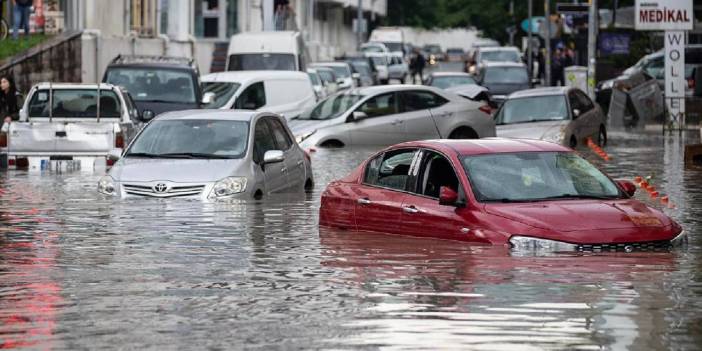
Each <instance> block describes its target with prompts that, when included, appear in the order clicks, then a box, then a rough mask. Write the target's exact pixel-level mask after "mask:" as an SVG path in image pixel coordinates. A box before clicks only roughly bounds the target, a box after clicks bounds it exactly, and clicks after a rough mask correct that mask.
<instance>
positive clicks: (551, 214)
mask: <svg viewBox="0 0 702 351" xmlns="http://www.w3.org/2000/svg"><path fill="white" fill-rule="evenodd" d="M485 211H486V212H488V213H491V214H493V215H496V216H500V217H504V218H507V219H510V220H513V221H517V222H521V223H523V224H526V225H529V226H531V227H535V228H541V229H550V230H553V231H557V232H574V231H593V230H602V229H637V228H638V229H641V228H647V227H648V228H651V227H654V228H655V227H659V228H662V227H666V226H669V225H671V224H672V221H671V220H670V218H668V217H667V216H666V215H664V214H662V213H661V212H659V211H657V210H654V209H652V208H650V207H648V206H646V205H645V204H643V203H641V202H639V201H636V200H631V199H624V200H609V201H607V200H567V201H542V202H536V203H524V204H489V205H485ZM517 234H518V233H517Z"/></svg>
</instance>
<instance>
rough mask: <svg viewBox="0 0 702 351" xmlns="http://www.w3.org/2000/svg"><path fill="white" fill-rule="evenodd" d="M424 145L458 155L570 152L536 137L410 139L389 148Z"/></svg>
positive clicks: (563, 147) (561, 146) (565, 148)
mask: <svg viewBox="0 0 702 351" xmlns="http://www.w3.org/2000/svg"><path fill="white" fill-rule="evenodd" d="M407 147H425V148H430V149H435V150H437V151H442V152H444V153H451V152H455V153H456V154H458V155H459V156H471V155H486V154H499V153H514V152H570V151H572V150H571V149H569V148H567V147H565V146H563V145H559V144H556V143H551V142H548V141H543V140H537V139H512V138H482V139H436V140H422V141H410V142H406V143H401V144H397V145H394V146H392V147H391V148H393V149H396V148H407Z"/></svg>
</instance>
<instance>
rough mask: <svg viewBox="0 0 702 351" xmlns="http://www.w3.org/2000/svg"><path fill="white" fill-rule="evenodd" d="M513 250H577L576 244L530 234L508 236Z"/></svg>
mask: <svg viewBox="0 0 702 351" xmlns="http://www.w3.org/2000/svg"><path fill="white" fill-rule="evenodd" d="M509 243H510V245H511V246H512V249H513V250H516V251H527V252H534V251H536V252H564V251H571V252H572V251H578V245H576V244H571V243H566V242H563V241H556V240H548V239H539V238H534V237H530V236H521V235H514V236H512V237H511V238H509Z"/></svg>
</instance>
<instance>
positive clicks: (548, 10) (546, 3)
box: [544, 0, 551, 87]
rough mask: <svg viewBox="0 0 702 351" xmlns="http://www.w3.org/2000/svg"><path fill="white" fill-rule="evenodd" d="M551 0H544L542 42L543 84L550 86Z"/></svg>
mask: <svg viewBox="0 0 702 351" xmlns="http://www.w3.org/2000/svg"><path fill="white" fill-rule="evenodd" d="M550 2H551V0H546V1H544V25H545V26H546V38H544V42H545V43H546V55H545V56H546V57H544V63H545V65H544V66H546V67H544V73H545V74H544V77H545V78H546V82H545V83H544V86H547V87H550V86H551V4H550Z"/></svg>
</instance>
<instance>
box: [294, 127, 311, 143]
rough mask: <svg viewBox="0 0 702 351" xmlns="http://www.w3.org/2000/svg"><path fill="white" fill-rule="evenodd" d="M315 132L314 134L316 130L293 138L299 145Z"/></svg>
mask: <svg viewBox="0 0 702 351" xmlns="http://www.w3.org/2000/svg"><path fill="white" fill-rule="evenodd" d="M315 132H316V130H313V131H311V132H307V133H303V134H300V135H297V136H295V141H297V143H298V144H299V143H301V142H303V141H304V140H305V139H307V138H309V137H311V136H312V134H314V133H315Z"/></svg>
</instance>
